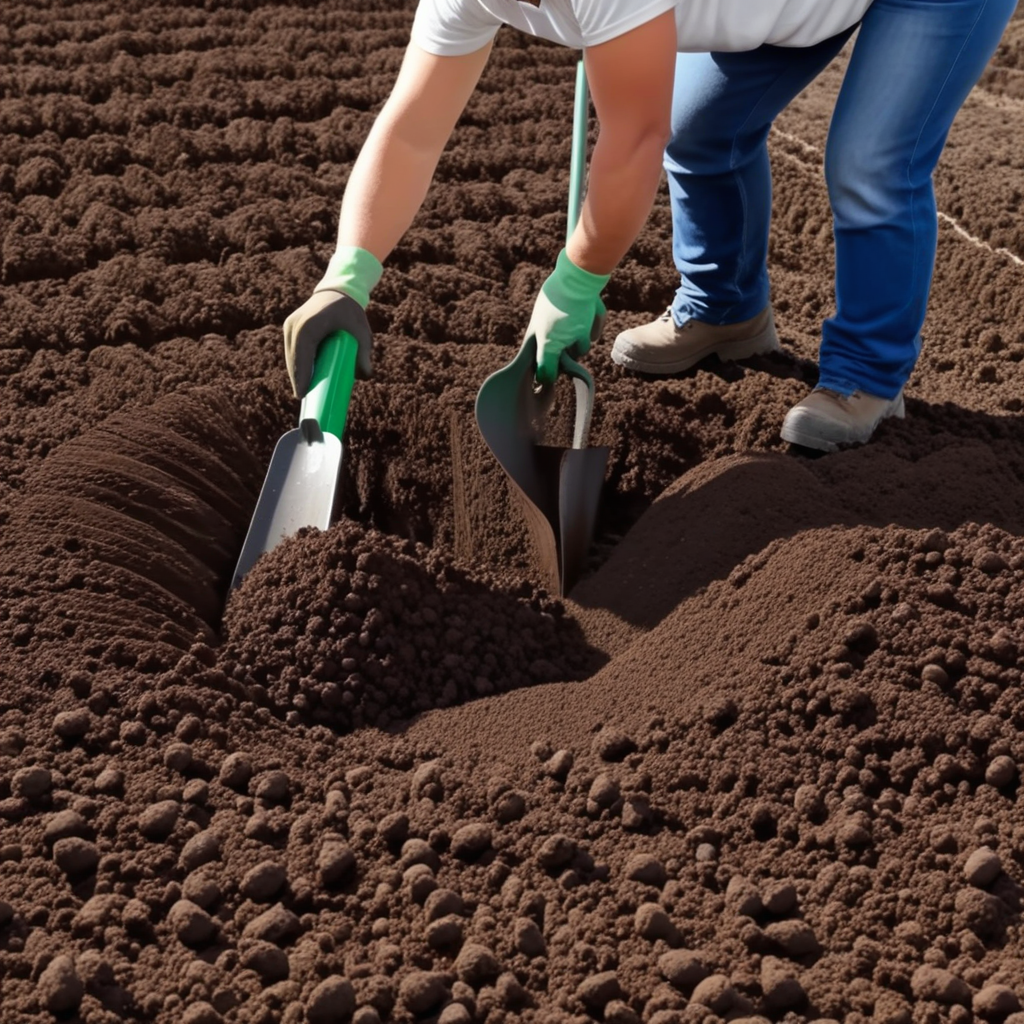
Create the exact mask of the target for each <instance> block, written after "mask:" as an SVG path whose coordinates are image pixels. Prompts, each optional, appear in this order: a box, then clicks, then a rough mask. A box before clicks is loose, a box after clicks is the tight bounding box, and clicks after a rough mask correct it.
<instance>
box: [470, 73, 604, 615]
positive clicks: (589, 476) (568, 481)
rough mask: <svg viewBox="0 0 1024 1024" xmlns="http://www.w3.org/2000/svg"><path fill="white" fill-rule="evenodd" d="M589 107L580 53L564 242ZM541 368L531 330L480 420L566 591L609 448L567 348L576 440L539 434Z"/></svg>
mask: <svg viewBox="0 0 1024 1024" xmlns="http://www.w3.org/2000/svg"><path fill="white" fill-rule="evenodd" d="M589 110H590V95H589V90H588V88H587V78H586V74H585V71H584V68H583V62H582V61H580V62H579V63H578V64H577V66H576V96H575V103H574V106H573V132H572V157H571V161H570V168H569V208H568V222H567V226H566V232H565V237H566V242H568V240H569V238H570V236H571V235H572V233H573V229H574V228H575V227H576V222H577V221H578V220H579V216H580V209H581V207H582V205H583V185H584V179H585V176H586V156H587V121H588V116H589ZM536 368H537V340H536V338H532V337H527V338H526V340H525V341H524V342H523V345H522V347H521V348H520V350H519V353H518V354H517V355H516V357H515V359H513V360H512V362H511V363H509V364H508V365H507V366H504V367H502V368H501V369H500V370H496V371H495V372H494V373H492V374H491V375H490V376H489V377H488V378H487V380H485V381H484V383H483V385H482V386H481V387H480V390H479V392H478V393H477V397H476V421H477V426H478V427H479V428H480V433H481V435H482V436H483V438H484V441H486V442H487V446H488V447H489V448H490V449H491V451H492V452H493V454H494V456H495V458H496V459H497V460H498V462H499V463H500V464H501V467H502V469H504V470H505V472H506V473H507V474H508V476H509V478H510V479H511V481H512V483H513V485H514V487H515V492H516V493H517V495H518V496H519V499H520V503H521V505H522V508H523V511H524V514H525V516H526V521H527V524H528V526H529V528H530V533H531V535H532V536H533V539H534V543H535V545H536V548H537V554H538V557H539V559H540V563H541V570H542V572H543V573H544V575H545V577H546V578H547V580H548V581H549V582H550V583H552V584H553V585H554V587H555V589H557V591H558V593H559V594H560V595H563V596H564V595H565V594H567V593H568V592H569V591H570V590H571V589H572V586H573V584H574V583H575V582H576V581H577V580H578V579H579V577H580V576H581V575H582V573H583V571H584V569H585V568H586V560H587V553H588V551H589V549H590V542H591V538H592V537H593V533H594V525H595V523H596V522H597V511H598V506H599V503H600V499H601V489H602V487H603V485H604V474H605V467H606V466H607V463H608V452H609V449H608V448H606V447H588V446H587V436H588V434H589V431H590V417H591V413H592V412H593V408H594V381H593V379H592V378H591V376H590V374H589V373H588V372H587V371H586V370H585V369H584V368H583V367H582V366H580V364H579V363H577V362H576V361H575V360H574V359H572V358H570V357H569V355H567V354H566V353H564V352H563V353H562V356H561V359H560V361H559V371H560V372H561V373H564V374H565V375H566V376H568V377H570V378H571V379H572V383H573V389H574V397H575V400H576V418H575V425H574V429H573V440H572V447H571V448H559V447H554V446H551V445H542V444H539V443H538V442H537V434H538V431H537V423H538V421H539V420H540V419H542V418H543V416H544V415H545V413H546V412H547V411H548V410H549V409H550V406H551V402H552V399H553V397H554V396H553V391H552V387H551V386H550V385H548V386H546V387H538V386H537V384H536V380H535V373H536Z"/></svg>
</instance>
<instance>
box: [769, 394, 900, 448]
mask: <svg viewBox="0 0 1024 1024" xmlns="http://www.w3.org/2000/svg"><path fill="white" fill-rule="evenodd" d="M904 415H906V411H905V409H904V406H903V392H902V391H901V392H900V393H899V394H898V395H897V396H896V397H895V398H877V397H876V396H875V395H868V394H865V393H864V392H863V391H854V392H853V394H851V395H841V394H840V393H839V392H838V391H833V390H832V389H831V388H815V389H814V390H813V391H812V392H811V393H810V394H809V395H808V396H807V397H806V398H805V399H804V400H803V401H802V402H798V403H797V404H796V405H794V406H793V408H792V409H790V410H789V412H787V413H786V418H785V419H784V420H783V421H782V430H781V431H780V433H781V434H782V439H783V441H789V443H790V444H799V445H802V446H803V447H804V448H817V449H818V450H819V451H823V452H834V451H836V450H837V449H838V448H839V447H840V446H841V445H847V444H864V443H865V442H866V441H870V440H871V435H872V434H873V433H874V432H875V428H876V427H877V426H878V424H879V423H881V422H882V420H884V419H888V417H890V416H895V417H896V418H897V419H903V417H904Z"/></svg>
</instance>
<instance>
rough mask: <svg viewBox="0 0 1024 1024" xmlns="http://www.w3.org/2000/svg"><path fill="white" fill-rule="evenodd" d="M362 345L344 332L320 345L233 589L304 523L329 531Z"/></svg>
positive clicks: (281, 443) (276, 450) (260, 501)
mask: <svg viewBox="0 0 1024 1024" xmlns="http://www.w3.org/2000/svg"><path fill="white" fill-rule="evenodd" d="M358 347H359V346H358V342H357V341H356V339H355V338H353V337H352V335H350V334H346V333H343V332H338V333H336V334H332V335H331V336H330V337H329V338H327V339H326V340H325V341H324V342H323V343H322V344H321V345H320V348H319V349H318V351H317V357H316V364H315V366H314V369H313V380H312V383H311V386H310V389H309V392H308V393H307V395H306V397H305V398H304V399H303V400H302V408H301V410H300V412H299V425H298V427H296V428H295V429H294V430H289V431H288V432H287V433H286V434H284V435H283V436H282V437H281V438H280V439H279V440H278V442H277V445H276V446H275V448H274V454H273V456H272V457H271V459H270V466H269V467H268V469H267V475H266V477H265V478H264V480H263V487H262V488H261V490H260V496H259V499H258V500H257V502H256V509H255V511H254V512H253V515H252V520H251V521H250V523H249V530H248V533H247V534H246V537H245V543H244V544H243V545H242V551H241V553H240V554H239V556H238V562H237V563H236V565H235V572H234V576H233V577H232V579H231V589H232V590H234V589H235V587H237V586H238V585H239V583H241V582H242V578H243V577H244V576H245V574H246V573H247V572H248V571H249V570H250V569H251V568H252V567H253V565H254V564H255V562H256V559H257V558H259V557H260V555H262V554H264V553H265V552H268V551H272V550H273V549H274V548H275V547H277V545H278V544H279V543H280V542H281V541H282V540H284V539H285V538H286V537H291V536H292V535H293V534H295V533H298V531H299V530H301V529H302V528H303V527H306V526H313V527H316V528H317V529H318V530H326V529H327V528H328V527H329V526H330V525H331V517H332V515H333V512H334V496H335V492H336V491H337V487H338V477H339V474H340V472H341V458H342V453H343V448H342V443H341V435H342V433H343V432H344V429H345V418H346V416H347V414H348V403H349V399H350V398H351V395H352V387H353V383H354V381H355V364H356V354H357V352H358Z"/></svg>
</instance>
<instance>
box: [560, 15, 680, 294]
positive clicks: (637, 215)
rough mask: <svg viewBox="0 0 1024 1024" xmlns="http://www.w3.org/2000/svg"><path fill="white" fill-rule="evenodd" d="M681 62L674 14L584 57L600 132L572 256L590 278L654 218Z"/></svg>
mask: <svg viewBox="0 0 1024 1024" xmlns="http://www.w3.org/2000/svg"><path fill="white" fill-rule="evenodd" d="M675 59H676V26H675V19H674V14H673V13H672V12H671V11H668V12H666V13H665V14H662V15H659V16H658V17H657V18H654V19H653V20H652V21H649V22H646V23H645V24H643V25H641V26H639V27H638V28H636V29H633V30H632V31H631V32H627V33H625V35H621V36H619V37H617V38H616V39H612V40H610V41H609V42H607V43H602V44H601V45H600V46H594V47H591V48H589V49H588V50H587V51H586V52H585V54H584V61H585V64H586V69H587V78H588V81H589V83H590V90H591V94H592V96H593V98H594V108H595V110H596V111H597V117H598V121H599V122H600V131H599V134H598V138H597V144H596V146H595V147H594V153H593V156H592V158H591V163H590V179H589V185H588V190H587V196H586V199H585V201H584V204H583V209H582V211H581V214H580V221H579V224H578V225H577V227H576V230H575V231H574V232H573V235H572V238H571V239H570V240H569V244H568V246H567V250H568V254H569V258H570V259H571V260H572V261H573V262H574V263H575V264H576V265H577V266H579V267H582V268H583V269H584V270H589V271H590V272H591V273H594V274H609V273H611V272H612V270H614V269H615V267H616V266H617V265H618V263H619V261H620V260H621V259H622V257H623V256H624V255H625V254H626V250H627V249H629V247H630V246H631V245H632V244H633V242H634V240H635V239H636V236H637V235H638V234H639V232H640V228H641V227H643V224H644V221H646V219H647V217H648V214H649V213H650V211H651V204H652V203H653V202H654V197H655V194H656V193H657V189H658V184H659V182H660V180H661V168H662V158H663V154H664V150H665V146H666V144H667V142H668V139H669V132H670V121H671V111H672V81H673V77H674V74H675Z"/></svg>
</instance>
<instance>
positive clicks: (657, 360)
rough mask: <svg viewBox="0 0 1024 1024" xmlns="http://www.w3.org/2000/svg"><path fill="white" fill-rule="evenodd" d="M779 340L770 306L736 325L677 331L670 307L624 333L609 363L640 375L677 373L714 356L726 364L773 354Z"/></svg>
mask: <svg viewBox="0 0 1024 1024" xmlns="http://www.w3.org/2000/svg"><path fill="white" fill-rule="evenodd" d="M778 348H779V338H778V335H777V334H776V333H775V317H774V316H773V314H772V308H771V306H765V308H764V309H762V310H761V312H760V313H758V314H757V316H755V317H751V318H750V319H749V320H743V321H741V322H740V323H738V324H723V325H722V326H720V327H716V326H715V325H713V324H704V323H701V322H700V321H699V320H687V321H686V323H685V324H683V326H682V327H677V326H676V322H675V321H674V320H673V319H672V308H671V307H669V308H668V309H666V310H665V312H664V313H662V315H661V316H659V317H658V319H657V320H652V321H651V322H650V323H648V324H641V325H640V326H639V327H630V328H629V329H628V330H625V331H623V332H622V333H621V334H620V335H619V336H618V337H617V338H616V339H615V344H614V345H612V360H613V361H614V362H616V363H618V364H619V366H625V367H626V369H628V370H639V371H640V372H641V373H658V374H666V373H679V372H681V371H682V370H688V369H689V368H690V367H691V366H693V365H694V364H695V363H699V362H700V361H701V360H702V359H703V358H704V357H705V356H710V355H716V356H718V358H719V359H722V360H724V361H726V362H728V361H730V360H733V359H748V358H749V357H750V356H757V355H763V354H764V353H765V352H775V351H777V350H778Z"/></svg>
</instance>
